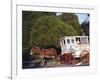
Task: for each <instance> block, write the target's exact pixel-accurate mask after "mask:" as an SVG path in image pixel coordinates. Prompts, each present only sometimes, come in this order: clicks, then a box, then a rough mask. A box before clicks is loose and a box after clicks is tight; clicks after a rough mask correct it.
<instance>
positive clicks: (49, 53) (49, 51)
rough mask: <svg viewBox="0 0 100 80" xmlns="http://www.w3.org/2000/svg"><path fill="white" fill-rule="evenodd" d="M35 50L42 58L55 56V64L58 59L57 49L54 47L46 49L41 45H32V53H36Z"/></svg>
mask: <svg viewBox="0 0 100 80" xmlns="http://www.w3.org/2000/svg"><path fill="white" fill-rule="evenodd" d="M35 52H36V53H38V54H39V56H40V57H41V59H44V58H45V57H48V56H49V57H50V58H53V61H54V64H55V63H56V61H57V51H56V49H54V48H48V49H44V48H39V47H32V49H31V52H30V55H34V53H35ZM45 59H46V58H45Z"/></svg>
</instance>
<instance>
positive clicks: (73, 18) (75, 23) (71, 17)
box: [59, 13, 81, 35]
mask: <svg viewBox="0 0 100 80" xmlns="http://www.w3.org/2000/svg"><path fill="white" fill-rule="evenodd" d="M59 17H60V18H61V19H62V21H64V22H65V23H66V24H69V25H71V26H72V27H73V28H74V29H75V30H76V32H77V33H78V35H81V31H80V25H79V20H78V16H77V15H75V13H62V14H61V15H59Z"/></svg>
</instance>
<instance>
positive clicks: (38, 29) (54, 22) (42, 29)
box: [29, 15, 78, 47]
mask: <svg viewBox="0 0 100 80" xmlns="http://www.w3.org/2000/svg"><path fill="white" fill-rule="evenodd" d="M75 35H78V34H77V32H76V30H75V29H74V28H73V27H72V26H70V25H68V24H65V23H64V22H63V21H62V20H61V19H60V18H59V17H57V16H54V15H51V16H41V17H39V18H38V19H37V20H36V22H35V24H34V25H33V27H32V31H31V38H30V41H29V43H30V46H33V45H36V46H40V47H44V46H50V45H55V46H56V47H59V46H60V45H59V39H60V38H61V37H63V36H75Z"/></svg>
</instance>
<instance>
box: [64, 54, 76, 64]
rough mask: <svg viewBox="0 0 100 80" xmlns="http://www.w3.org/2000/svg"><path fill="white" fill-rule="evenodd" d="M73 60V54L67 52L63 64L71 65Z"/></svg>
mask: <svg viewBox="0 0 100 80" xmlns="http://www.w3.org/2000/svg"><path fill="white" fill-rule="evenodd" d="M73 60H74V57H73V55H72V54H68V55H66V57H65V64H66V65H72V64H73Z"/></svg>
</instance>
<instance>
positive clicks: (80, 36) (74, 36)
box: [59, 36, 88, 40]
mask: <svg viewBox="0 0 100 80" xmlns="http://www.w3.org/2000/svg"><path fill="white" fill-rule="evenodd" d="M76 37H88V36H63V37H61V38H60V39H59V40H63V39H64V38H76Z"/></svg>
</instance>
